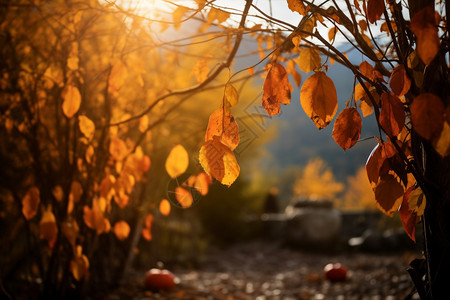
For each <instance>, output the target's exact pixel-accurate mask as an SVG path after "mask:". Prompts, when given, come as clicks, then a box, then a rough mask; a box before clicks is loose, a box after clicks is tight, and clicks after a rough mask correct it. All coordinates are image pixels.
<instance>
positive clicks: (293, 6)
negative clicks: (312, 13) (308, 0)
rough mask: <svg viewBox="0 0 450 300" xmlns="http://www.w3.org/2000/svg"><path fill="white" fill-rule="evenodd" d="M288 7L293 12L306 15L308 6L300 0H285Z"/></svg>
mask: <svg viewBox="0 0 450 300" xmlns="http://www.w3.org/2000/svg"><path fill="white" fill-rule="evenodd" d="M287 3H288V7H289V9H290V10H292V11H293V12H298V13H299V14H301V15H302V16H306V13H307V12H308V8H307V7H306V6H305V4H303V1H302V0H287Z"/></svg>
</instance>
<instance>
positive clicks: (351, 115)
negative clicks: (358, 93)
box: [333, 107, 362, 151]
mask: <svg viewBox="0 0 450 300" xmlns="http://www.w3.org/2000/svg"><path fill="white" fill-rule="evenodd" d="M361 127H362V121H361V116H360V115H359V113H358V110H357V109H356V108H353V107H350V108H346V109H344V110H343V111H342V112H341V113H340V114H339V115H338V116H337V118H336V121H335V122H334V128H333V139H334V140H335V141H336V143H337V144H338V145H339V146H340V147H341V148H342V149H344V151H345V150H347V149H350V148H351V147H353V146H354V145H355V144H356V142H357V141H358V140H359V137H360V136H361Z"/></svg>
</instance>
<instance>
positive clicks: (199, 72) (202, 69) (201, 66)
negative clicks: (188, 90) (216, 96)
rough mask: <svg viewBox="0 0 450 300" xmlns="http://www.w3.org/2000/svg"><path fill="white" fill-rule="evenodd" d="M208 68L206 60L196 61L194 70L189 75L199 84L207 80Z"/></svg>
mask: <svg viewBox="0 0 450 300" xmlns="http://www.w3.org/2000/svg"><path fill="white" fill-rule="evenodd" d="M208 73H209V67H208V62H207V60H206V59H201V60H198V61H197V62H196V63H195V65H194V68H193V69H192V72H191V75H194V76H195V78H196V79H197V82H199V83H201V82H203V81H205V80H206V78H208Z"/></svg>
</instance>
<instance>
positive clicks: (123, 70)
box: [108, 60, 128, 93]
mask: <svg viewBox="0 0 450 300" xmlns="http://www.w3.org/2000/svg"><path fill="white" fill-rule="evenodd" d="M127 76H128V69H127V66H126V65H125V64H124V63H123V62H122V61H121V60H119V61H118V62H117V63H116V64H115V65H114V66H113V67H112V69H111V73H110V74H109V78H108V92H110V93H111V92H116V91H118V90H120V88H121V87H122V85H123V84H124V83H125V80H126V79H127Z"/></svg>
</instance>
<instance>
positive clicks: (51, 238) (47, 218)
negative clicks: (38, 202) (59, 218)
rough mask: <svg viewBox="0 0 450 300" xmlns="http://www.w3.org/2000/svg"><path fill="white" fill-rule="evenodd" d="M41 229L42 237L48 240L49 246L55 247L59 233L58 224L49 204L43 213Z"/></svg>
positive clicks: (40, 223)
mask: <svg viewBox="0 0 450 300" xmlns="http://www.w3.org/2000/svg"><path fill="white" fill-rule="evenodd" d="M39 229H40V230H39V232H40V237H41V239H45V240H47V242H48V245H49V247H50V248H53V246H54V245H55V242H56V237H57V235H58V227H57V226H56V218H55V215H54V214H53V213H52V207H51V206H49V207H48V208H47V209H46V210H45V211H44V213H43V214H42V218H41V221H40V222H39Z"/></svg>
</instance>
